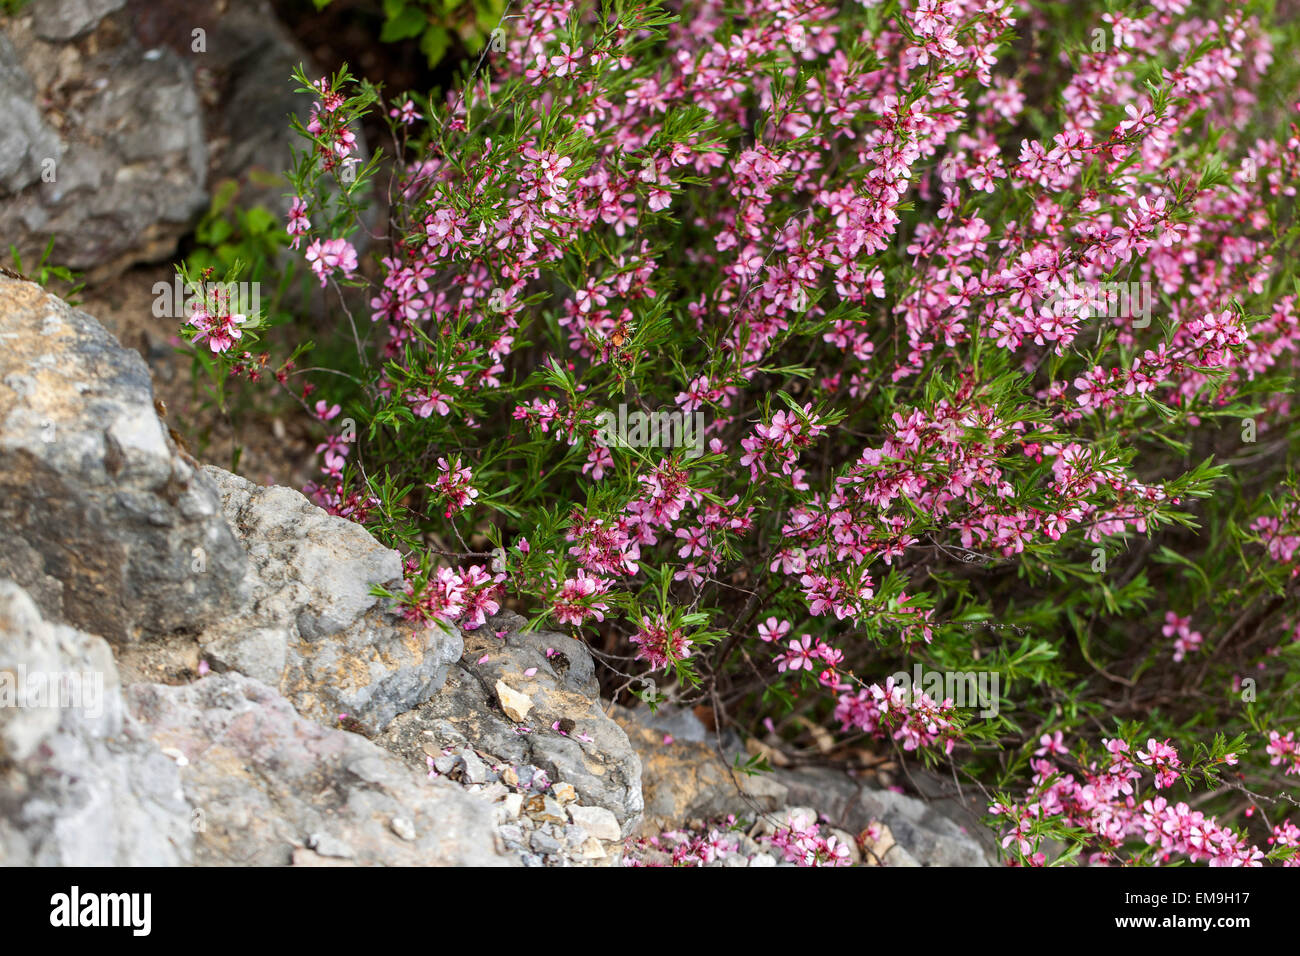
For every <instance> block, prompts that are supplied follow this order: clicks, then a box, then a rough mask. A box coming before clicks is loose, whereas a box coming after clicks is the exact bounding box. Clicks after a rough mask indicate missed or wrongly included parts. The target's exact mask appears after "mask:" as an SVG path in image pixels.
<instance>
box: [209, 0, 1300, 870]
mask: <svg viewBox="0 0 1300 956" xmlns="http://www.w3.org/2000/svg"><path fill="white" fill-rule="evenodd" d="M1271 7H1272V5H1271V4H1268V3H1262V2H1247V3H1228V2H1201V3H1193V2H1191V0H1152V2H1149V3H1122V2H1113V3H1107V4H1102V5H1099V4H1093V3H1056V2H1053V3H1042V4H1040V3H1023V2H1008V0H905V2H872V0H865V2H856V3H847V4H844V5H843V6H842V7H841V8H840V9H835V8H833V7H830V6H823V5H818V4H816V3H811V2H807V0H747V2H744V3H742V4H740V5H738V6H735V7H724V5H723V4H721V3H718V2H714V0H699V2H694V0H683V2H681V3H672V4H668V3H659V2H654V0H613V2H604V3H600V4H594V3H574V2H568V0H543V2H538V3H534V4H530V5H528V6H527V7H526V8H525V9H522V10H519V11H516V10H515V9H514V8H510V9H507V11H506V14H507V15H506V18H505V19H503V20H502V22H501V29H502V31H503V36H504V38H505V42H504V44H503V48H502V49H500V50H492V49H485V50H484V53H483V56H482V57H481V58H479V59H477V60H476V61H475V62H473V63H471V64H468V66H467V69H466V72H465V77H464V80H463V82H462V83H460V84H459V85H458V86H457V87H456V88H455V89H454V90H452V91H450V93H448V95H447V96H446V98H445V100H442V99H431V98H429V97H423V96H417V95H398V96H396V97H394V98H391V99H386V98H385V97H384V95H383V92H382V91H380V90H378V89H376V88H375V87H373V86H372V85H370V84H368V83H366V82H364V81H358V80H356V79H354V78H353V77H352V76H351V75H350V74H349V73H348V72H347V71H346V70H344V71H342V72H340V73H339V74H337V75H334V76H332V77H327V78H320V79H317V80H314V81H313V80H310V79H309V78H308V77H306V76H300V77H299V79H300V81H301V82H302V85H303V91H304V93H306V94H308V95H310V96H311V97H313V101H314V105H313V109H312V119H311V121H310V123H308V124H307V125H306V126H305V127H304V128H302V129H301V130H300V131H301V133H302V134H303V135H304V137H305V138H306V140H307V141H308V143H309V149H308V150H307V151H306V152H305V153H304V154H303V155H302V156H301V158H300V161H299V163H298V164H297V167H296V169H295V174H294V186H295V189H296V198H295V200H294V208H293V212H292V214H291V218H290V220H289V223H288V233H289V235H290V236H292V239H293V244H294V246H295V248H297V249H298V250H299V251H300V252H302V253H303V255H304V257H305V259H306V261H307V263H308V264H309V267H310V268H311V270H312V271H313V272H314V273H315V275H316V277H317V279H318V280H319V282H320V284H321V285H322V286H324V287H326V288H327V290H328V292H329V293H330V300H329V301H330V302H331V303H332V305H331V313H332V314H334V315H335V316H337V318H338V321H337V322H333V321H330V322H325V323H324V324H320V323H317V324H316V325H314V326H313V331H312V334H313V336H321V337H323V338H324V339H325V340H326V341H327V342H328V343H329V346H328V347H329V349H330V353H329V354H330V355H331V357H332V363H331V366H330V368H329V369H328V370H324V371H322V370H316V371H310V372H308V371H305V370H303V371H299V370H298V369H296V368H295V367H294V366H293V365H292V364H291V363H287V364H284V365H282V366H281V371H280V373H279V375H278V378H279V380H280V381H281V383H282V384H285V385H286V387H292V388H293V389H294V390H295V393H296V394H298V395H299V396H300V397H301V398H302V400H303V401H304V403H306V404H308V406H310V402H309V401H308V397H309V396H310V395H312V394H313V393H314V392H315V391H317V390H319V392H320V393H321V394H322V395H325V396H327V397H326V399H325V401H324V402H322V406H323V407H326V408H329V407H332V406H333V405H335V404H337V405H338V406H340V407H341V409H342V413H341V416H339V417H334V418H332V419H329V420H328V423H327V425H326V426H325V427H326V428H327V429H330V431H327V432H326V433H325V435H324V439H323V444H322V446H321V449H320V451H321V454H322V468H321V476H320V478H319V479H318V480H317V481H316V482H314V483H313V484H312V485H310V486H309V487H308V488H307V489H306V491H307V493H308V494H310V495H311V497H312V498H313V500H315V501H316V502H317V503H318V504H319V505H320V506H321V507H323V508H326V509H327V510H329V511H331V512H333V513H335V514H339V515H343V516H345V517H348V518H351V519H352V520H355V521H360V522H363V523H364V524H365V525H366V526H367V527H369V528H370V529H371V530H372V531H373V532H374V533H375V534H377V535H378V536H379V537H380V538H382V539H383V540H385V541H386V542H388V543H390V544H391V545H393V546H395V547H398V548H400V549H401V550H403V552H404V553H405V554H406V555H407V570H408V576H407V584H406V590H405V593H404V594H399V595H395V596H396V597H397V598H398V599H399V600H401V601H402V603H403V606H404V607H405V609H406V612H407V614H408V616H409V617H410V618H411V620H412V621H415V622H420V621H432V620H440V621H446V622H456V623H459V624H461V625H462V626H464V627H466V628H474V627H477V626H480V625H481V624H482V623H483V621H484V620H485V619H486V616H488V615H490V614H492V613H494V612H495V611H496V610H498V609H499V608H500V607H502V606H505V605H507V604H508V605H510V606H511V607H515V608H518V609H519V610H521V611H522V612H523V613H525V614H527V615H528V616H529V617H530V620H531V623H532V624H533V625H534V626H542V625H545V626H548V627H561V628H564V629H567V630H569V631H571V632H573V633H574V634H576V635H578V636H581V637H583V638H585V639H586V640H587V641H588V643H589V644H590V645H591V647H592V649H593V651H594V652H595V653H596V655H597V657H598V659H599V660H601V661H603V662H604V663H605V664H606V665H607V667H606V670H605V679H606V682H607V684H606V690H607V692H608V693H610V694H611V695H614V696H620V695H626V694H636V695H637V696H640V697H642V698H643V699H646V700H649V701H651V702H657V701H661V700H672V701H674V702H676V703H679V704H683V705H690V706H694V705H700V704H704V705H707V706H708V707H710V708H711V709H712V710H713V712H714V714H715V716H716V718H717V720H718V721H719V722H720V723H725V724H730V725H732V726H735V727H736V728H738V729H739V730H741V731H742V732H744V733H747V734H752V735H754V736H757V737H759V738H760V739H762V740H763V742H764V743H766V745H768V746H771V747H777V748H788V749H796V750H799V749H802V750H808V749H812V748H813V746H814V744H815V743H816V742H817V741H818V740H819V739H821V736H824V734H825V730H824V729H823V728H829V729H830V730H831V731H832V732H833V733H835V734H836V735H838V741H839V744H840V747H839V749H838V750H836V749H833V750H832V756H836V757H845V756H847V755H848V754H850V753H852V752H855V751H854V749H853V747H851V746H850V745H853V744H855V743H860V742H861V741H863V740H866V741H869V742H874V743H872V744H871V745H872V746H874V747H876V748H885V749H888V748H897V749H898V750H899V751H900V752H903V753H904V754H905V758H906V759H908V760H918V759H920V760H925V761H929V762H938V761H942V762H944V763H948V762H951V763H952V765H953V767H954V768H955V770H956V772H957V774H958V776H959V779H961V780H962V781H963V785H966V786H970V787H971V788H972V789H973V791H974V792H975V793H982V794H983V795H984V796H985V797H986V804H987V805H988V806H989V808H990V819H991V821H992V823H993V825H994V826H996V827H997V828H998V829H999V831H1000V832H1001V834H1002V836H1003V840H1002V845H1003V847H1004V850H1005V853H1006V854H1007V858H1008V860H1009V861H1011V862H1018V863H1029V864H1042V863H1049V862H1064V861H1072V860H1077V859H1086V860H1089V861H1091V862H1093V863H1107V862H1124V861H1131V862H1143V863H1161V862H1165V861H1172V860H1176V859H1182V860H1191V861H1194V862H1203V861H1204V862H1210V863H1216V864H1234V865H1236V864H1246V863H1258V862H1261V861H1270V862H1282V861H1287V860H1289V859H1291V858H1292V855H1293V853H1294V850H1295V848H1296V845H1297V840H1296V836H1297V832H1298V831H1297V829H1296V827H1295V826H1293V825H1292V824H1291V823H1290V822H1289V821H1288V820H1287V819H1286V818H1287V816H1288V814H1289V812H1290V809H1291V806H1292V804H1293V803H1294V800H1293V795H1294V793H1295V787H1294V780H1293V779H1292V778H1290V777H1288V776H1286V775H1287V774H1291V773H1295V772H1296V769H1297V766H1298V764H1297V759H1300V758H1297V750H1296V745H1295V743H1294V733H1293V730H1294V723H1295V717H1296V714H1297V706H1296V701H1295V698H1294V695H1292V696H1291V697H1288V695H1287V692H1286V689H1287V687H1288V686H1293V685H1294V682H1295V680H1296V677H1297V674H1296V670H1297V668H1296V662H1297V659H1298V656H1300V647H1297V639H1300V605H1297V602H1296V600H1295V597H1296V594H1297V580H1296V579H1297V577H1298V576H1300V561H1298V560H1297V549H1298V547H1300V518H1297V510H1296V485H1295V474H1294V469H1293V459H1292V455H1293V452H1294V450H1295V448H1296V438H1297V431H1296V428H1295V424H1294V416H1293V411H1292V404H1291V402H1292V399H1291V394H1290V387H1291V383H1292V381H1294V377H1295V374H1296V371H1297V365H1296V350H1297V346H1300V324H1298V323H1300V317H1298V316H1297V310H1296V302H1297V294H1298V292H1300V290H1298V289H1297V286H1296V283H1295V280H1294V277H1293V275H1292V274H1291V271H1290V263H1291V262H1292V261H1293V256H1294V253H1295V240H1296V236H1297V229H1296V224H1295V213H1294V209H1295V191H1296V190H1295V183H1296V178H1297V176H1296V173H1297V166H1298V164H1300V133H1298V132H1297V127H1296V126H1295V124H1294V122H1293V116H1294V113H1295V111H1296V109H1297V107H1300V82H1298V80H1300V76H1298V74H1297V67H1296V65H1295V63H1294V58H1292V57H1290V56H1286V55H1282V56H1275V51H1276V50H1277V49H1278V47H1279V45H1284V44H1293V43H1295V42H1296V41H1297V39H1298V37H1297V33H1298V32H1300V31H1297V29H1296V28H1295V26H1294V25H1285V24H1282V25H1278V24H1271V23H1269V22H1266V21H1264V20H1262V19H1261V17H1262V16H1266V15H1267V14H1268V11H1270V10H1271ZM372 112H375V113H378V115H380V116H382V117H383V118H384V119H386V120H387V121H388V123H389V125H390V128H391V130H392V136H393V140H392V146H391V148H390V149H389V150H388V151H387V152H384V151H379V152H377V153H376V154H375V155H374V156H373V157H372V158H371V159H370V160H369V161H366V162H362V160H361V156H360V153H359V149H358V144H357V141H356V137H355V134H354V132H353V131H354V130H355V129H356V128H357V124H358V121H359V119H360V118H361V117H362V116H363V115H365V114H367V113H372ZM376 196H378V197H380V198H381V199H382V200H383V201H382V203H381V206H382V209H383V215H382V216H380V217H371V218H369V219H366V218H363V214H364V213H365V207H366V205H367V203H368V202H369V201H370V199H371V198H372V197H376ZM375 223H378V225H375ZM363 239H364V242H365V244H366V248H365V249H364V250H363V249H362V248H361V244H362V240H363ZM206 321H207V325H196V327H197V328H198V329H199V331H200V333H201V337H206V338H205V341H206V342H208V343H211V344H212V347H213V348H214V349H216V348H217V345H218V343H225V342H226V340H227V339H229V340H230V342H229V345H230V347H229V348H227V349H221V350H219V351H220V352H221V355H222V356H223V357H224V358H225V359H226V360H228V361H232V362H235V361H238V360H239V357H240V354H241V349H247V348H248V342H249V339H250V331H249V330H250V328H251V326H250V325H249V324H247V323H245V324H244V325H243V327H242V332H243V338H242V340H241V339H240V337H239V336H238V335H237V334H236V333H237V332H239V331H240V329H238V328H236V325H237V324H238V323H237V322H235V321H234V320H231V321H218V320H217V319H216V318H212V317H210V318H209V319H208V320H206ZM335 332H337V334H335ZM220 336H225V338H221V337H220ZM326 371H329V372H332V373H333V374H325V372H326ZM291 380H292V382H293V384H292V386H290V385H289V383H290V381H291ZM314 400H315V399H312V401H314ZM620 409H621V411H620ZM628 409H631V410H632V412H633V413H637V417H636V419H635V420H636V422H637V424H636V427H635V428H633V429H632V430H631V431H630V432H627V431H625V430H624V429H623V428H621V427H620V428H618V429H613V430H612V429H611V428H610V423H611V422H612V421H614V420H618V421H620V422H621V421H630V420H631V417H630V416H629V415H628V414H627V410H628ZM320 417H322V418H325V416H320ZM646 422H649V423H650V425H651V427H649V428H646V427H645V425H646ZM688 422H700V423H702V424H701V428H700V430H699V433H698V435H696V437H695V438H694V439H692V440H686V435H687V434H688V432H689V433H690V434H692V435H694V434H695V432H694V431H692V430H691V429H688V428H687V427H685V426H686V424H687V423H688ZM656 426H658V427H656ZM611 431H616V432H618V433H617V434H615V435H613V436H612V440H610V438H611ZM915 663H920V664H923V665H924V666H925V667H926V668H927V669H928V670H931V671H937V672H942V673H949V674H951V673H974V672H980V673H991V674H995V675H997V676H998V677H999V679H1000V681H999V683H998V684H996V685H995V686H996V687H998V691H997V694H996V697H997V699H996V700H995V701H994V707H993V708H992V710H993V711H994V713H993V714H992V715H991V716H983V715H984V714H986V713H987V712H986V711H984V710H981V711H980V714H978V715H977V714H975V713H973V712H972V711H971V709H970V708H969V707H966V706H963V705H962V702H961V701H957V700H954V699H951V698H950V697H947V696H946V695H940V696H938V697H935V696H933V694H931V692H930V691H928V690H927V691H926V692H925V693H918V692H916V691H915V690H914V689H909V688H907V687H906V686H903V685H902V684H901V682H899V681H896V680H895V679H894V678H893V677H891V676H890V675H893V674H895V673H896V672H899V671H900V670H901V671H902V672H904V673H906V672H907V671H908V670H909V669H910V668H911V667H912V665H913V664H915ZM819 735H821V736H819ZM822 749H823V750H824V749H825V748H822ZM1194 788H1206V789H1208V790H1210V791H1212V795H1211V798H1210V803H1209V804H1208V805H1207V804H1206V803H1205V802H1203V800H1202V799H1198V801H1197V802H1196V805H1197V807H1198V808H1199V809H1197V810H1192V809H1190V806H1189V803H1188V802H1186V799H1187V797H1188V795H1189V794H1190V792H1191V791H1192V790H1193V789H1194ZM781 839H782V840H785V842H786V844H787V845H788V848H789V851H790V852H791V853H793V854H795V855H796V856H799V857H800V858H803V857H806V856H808V855H809V850H810V848H811V850H812V851H813V852H812V853H811V856H812V857H813V858H815V859H818V860H823V861H825V862H837V861H839V860H841V859H842V858H843V852H842V850H843V848H839V849H837V848H836V847H834V846H832V845H831V844H830V843H828V842H826V841H825V840H822V842H821V843H817V840H818V839H820V837H818V835H817V834H816V832H815V825H814V826H813V827H812V828H811V829H808V830H806V831H804V830H798V831H796V829H795V828H791V829H789V831H788V832H787V833H786V835H785V836H784V837H782V838H781ZM697 850H698V848H696V849H693V850H691V851H690V853H692V854H694V853H696V852H697Z"/></svg>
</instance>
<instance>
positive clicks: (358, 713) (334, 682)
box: [199, 467, 463, 734]
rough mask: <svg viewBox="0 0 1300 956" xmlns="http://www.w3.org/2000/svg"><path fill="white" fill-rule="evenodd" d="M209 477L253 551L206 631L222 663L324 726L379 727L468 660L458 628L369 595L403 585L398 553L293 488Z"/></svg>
mask: <svg viewBox="0 0 1300 956" xmlns="http://www.w3.org/2000/svg"><path fill="white" fill-rule="evenodd" d="M204 472H205V474H206V475H207V476H208V477H209V478H211V479H212V481H213V483H214V484H215V485H216V486H217V488H218V489H219V490H220V494H221V505H222V510H223V513H224V514H225V516H226V519H227V520H228V522H229V524H230V527H231V528H232V529H233V530H234V532H235V534H236V535H237V537H238V538H239V541H240V543H241V544H242V546H243V548H244V551H245V553H246V554H247V555H248V576H247V579H246V581H245V586H246V590H247V593H248V595H249V596H248V599H247V601H246V602H244V603H243V604H242V605H239V606H236V607H234V608H233V609H232V612H231V613H229V614H227V615H225V616H223V617H222V618H221V619H220V620H218V621H215V622H213V623H212V624H210V625H209V626H207V627H206V628H205V630H204V631H203V634H202V635H201V636H200V638H199V640H200V645H201V649H202V653H203V654H204V655H205V656H206V657H207V658H208V659H209V660H210V661H211V662H212V663H213V665H214V666H215V667H216V668H217V669H218V670H234V671H239V672H241V673H244V674H247V675H248V676H250V677H255V678H257V679H258V680H261V681H264V682H266V683H268V684H270V685H272V686H274V687H277V688H278V689H279V690H280V692H281V693H283V694H284V695H285V696H286V697H287V698H288V699H289V700H290V701H291V702H292V703H293V705H294V707H296V708H297V710H298V712H299V713H301V714H304V715H306V716H309V717H312V718H314V719H316V720H318V721H320V722H321V723H323V724H326V725H327V726H336V725H337V722H338V720H339V717H340V715H347V718H348V720H349V726H354V727H356V728H358V729H360V730H362V731H364V732H366V733H372V734H373V733H378V732H379V731H380V730H381V729H383V728H384V727H385V726H386V725H387V724H388V723H389V721H391V720H392V719H393V718H394V717H396V716H397V715H398V714H401V713H404V712H405V711H408V710H410V709H411V708H413V707H415V706H417V705H419V704H421V703H423V702H424V701H426V700H428V699H429V698H430V697H431V696H432V695H433V693H434V692H435V691H437V690H438V688H440V687H441V686H442V684H443V682H444V681H445V680H446V677H447V670H448V667H449V665H451V664H452V663H453V662H455V661H456V660H458V659H459V658H460V656H461V650H462V648H463V644H462V641H461V636H460V632H459V631H458V630H456V629H455V628H449V627H443V626H433V627H422V626H414V625H411V624H410V623H408V622H406V621H404V620H403V619H402V618H401V616H400V615H399V614H398V613H397V612H396V611H395V610H394V609H393V607H392V605H391V602H388V601H380V599H379V598H377V597H375V596H374V595H373V594H371V589H372V588H373V587H375V586H387V587H388V588H397V589H400V586H401V581H402V561H401V557H400V556H399V555H398V553H397V552H396V551H392V550H390V549H388V548H385V547H383V546H382V545H380V544H379V542H377V541H376V540H375V539H374V538H372V537H371V536H370V535H369V534H367V533H366V531H365V529H363V528H362V527H361V526H360V525H357V524H354V523H352V522H350V521H347V520H345V519H343V518H336V517H334V516H332V515H329V514H327V513H326V512H324V511H322V510H321V509H320V508H318V507H316V506H315V505H313V504H312V503H311V502H309V501H308V500H307V499H306V498H305V497H303V496H302V495H301V494H299V493H298V492H296V491H293V490H291V489H289V488H278V487H272V488H264V487H261V486H259V485H254V484H252V483H251V482H248V481H245V480H244V479H242V478H239V477H238V476H236V475H232V474H230V473H229V472H225V471H222V470H221V469H219V468H212V467H207V468H205V469H204Z"/></svg>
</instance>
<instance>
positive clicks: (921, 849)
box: [776, 768, 990, 866]
mask: <svg viewBox="0 0 1300 956" xmlns="http://www.w3.org/2000/svg"><path fill="white" fill-rule="evenodd" d="M776 777H777V778H778V779H779V780H780V782H781V783H782V784H783V785H784V786H785V787H786V788H787V793H788V799H789V801H790V803H799V804H806V805H808V806H811V807H815V808H816V810H817V811H818V812H819V813H821V814H823V815H825V816H826V817H827V818H829V819H830V820H831V821H832V822H833V823H834V824H835V825H836V826H838V827H841V828H842V829H844V830H847V831H849V832H850V833H858V832H860V831H862V830H863V829H865V828H866V827H867V825H868V824H870V823H872V822H873V821H879V822H880V823H883V824H885V825H886V826H888V827H889V829H890V831H891V832H892V833H893V836H894V839H895V840H896V841H897V843H898V846H899V847H901V848H902V849H903V850H904V851H906V853H907V854H908V855H909V856H910V857H912V858H914V859H915V861H916V862H917V863H919V864H920V865H921V866H989V865H990V863H989V858H988V856H987V855H986V852H985V848H984V847H983V846H982V845H981V844H980V842H979V840H977V839H976V838H975V837H973V836H972V835H970V834H969V833H967V832H963V830H962V828H961V827H960V826H958V825H957V824H956V823H954V822H953V821H952V820H950V819H949V818H948V817H947V816H945V815H944V814H943V813H941V812H940V811H939V810H937V809H935V808H934V807H932V806H931V805H930V804H928V803H926V802H925V801H924V800H920V799H917V798H916V797H910V796H907V795H906V794H901V793H895V792H894V791H892V790H872V789H869V788H867V787H865V786H863V785H862V784H861V783H859V782H858V781H856V780H854V779H853V778H851V777H848V776H846V775H845V774H842V773H837V772H835V771H833V770H829V769H825V768H807V769H801V770H781V771H778V772H777V773H776ZM886 862H887V863H892V864H893V865H899V861H895V860H892V859H890V860H887V861H886Z"/></svg>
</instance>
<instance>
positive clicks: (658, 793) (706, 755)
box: [614, 707, 786, 830]
mask: <svg viewBox="0 0 1300 956" xmlns="http://www.w3.org/2000/svg"><path fill="white" fill-rule="evenodd" d="M649 716H650V715H649V712H648V711H646V710H637V711H631V710H628V709H626V708H623V707H616V708H614V719H615V720H617V721H618V722H619V725H620V726H621V727H622V728H623V729H624V730H625V731H626V733H627V736H628V739H629V740H630V741H631V743H632V746H633V747H635V748H636V751H637V753H638V754H639V755H640V758H641V792H642V796H643V798H644V803H645V822H646V825H647V827H649V828H651V829H654V830H664V829H674V828H676V827H678V826H680V825H681V824H682V822H683V821H685V820H691V819H697V818H698V819H716V818H719V817H725V816H726V815H727V814H729V813H736V814H739V815H741V816H752V815H753V814H754V812H755V811H766V810H775V809H776V808H777V807H779V806H781V805H782V804H783V803H785V802H786V788H785V787H784V786H783V785H782V784H781V782H780V780H778V779H777V778H776V777H774V776H773V775H771V774H745V773H741V772H740V771H738V770H736V769H735V760H736V758H737V756H741V755H742V748H741V747H740V744H739V742H738V741H734V740H729V739H728V737H727V736H725V735H724V737H723V756H720V755H719V754H718V750H717V747H716V744H715V743H714V742H713V741H711V740H710V741H708V742H705V741H703V740H693V739H692V738H693V737H695V736H698V735H697V734H696V733H694V732H693V731H692V729H691V725H690V722H689V720H687V718H686V717H685V716H684V715H680V714H678V715H676V716H671V715H670V716H669V717H668V718H667V719H668V720H669V721H671V722H672V723H671V725H672V726H676V727H677V728H678V729H683V730H685V731H686V733H684V734H683V736H681V737H677V736H676V735H674V736H673V741H672V743H665V742H664V733H665V731H664V729H663V728H664V724H663V723H662V722H660V723H657V724H656V723H655V722H653V721H647V720H646V718H647V717H649ZM691 719H693V717H692V718H691ZM724 757H725V759H724Z"/></svg>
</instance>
